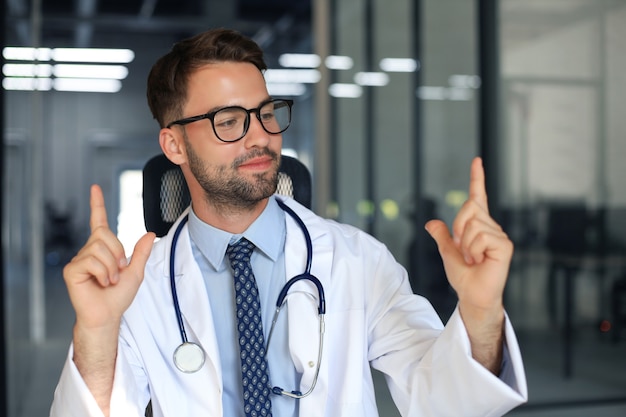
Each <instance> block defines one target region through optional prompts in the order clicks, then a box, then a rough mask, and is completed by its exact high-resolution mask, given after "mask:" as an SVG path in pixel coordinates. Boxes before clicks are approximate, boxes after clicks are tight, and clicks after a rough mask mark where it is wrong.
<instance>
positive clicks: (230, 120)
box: [213, 109, 246, 129]
mask: <svg viewBox="0 0 626 417" xmlns="http://www.w3.org/2000/svg"><path fill="white" fill-rule="evenodd" d="M245 119H246V112H245V111H242V110H240V109H224V110H221V111H219V112H218V113H217V114H216V115H215V117H214V118H213V124H214V125H215V128H216V129H233V128H235V127H238V126H241V125H243V123H244V120H245Z"/></svg>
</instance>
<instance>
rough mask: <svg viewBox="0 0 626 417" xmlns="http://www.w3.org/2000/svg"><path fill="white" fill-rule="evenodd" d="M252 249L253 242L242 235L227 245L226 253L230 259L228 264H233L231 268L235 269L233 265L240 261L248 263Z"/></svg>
mask: <svg viewBox="0 0 626 417" xmlns="http://www.w3.org/2000/svg"><path fill="white" fill-rule="evenodd" d="M253 250H254V243H252V242H250V241H249V240H248V239H246V238H245V237H242V238H241V239H239V240H238V241H237V242H236V243H234V244H232V245H228V248H227V249H226V255H228V259H229V260H230V264H231V265H232V266H233V269H235V265H237V264H239V263H241V262H244V263H249V262H250V256H251V255H252V251H253Z"/></svg>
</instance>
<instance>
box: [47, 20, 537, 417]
mask: <svg viewBox="0 0 626 417" xmlns="http://www.w3.org/2000/svg"><path fill="white" fill-rule="evenodd" d="M264 70H265V64H264V62H263V56H262V52H261V50H260V49H259V48H258V46H257V45H256V44H255V43H254V42H252V41H251V40H250V39H248V38H246V37H243V36H241V35H240V34H238V33H237V32H233V31H229V30H222V29H219V30H210V31H208V32H205V33H201V34H199V35H197V36H195V37H193V38H191V39H188V40H185V41H182V42H180V43H178V44H177V45H175V46H174V47H173V49H172V51H170V52H169V53H168V54H167V55H165V56H164V57H163V58H161V59H160V60H159V61H158V62H157V63H156V64H155V66H154V67H153V69H152V71H151V73H150V76H149V79H148V102H149V104H150V108H151V110H152V113H153V115H154V117H155V118H156V119H157V121H158V122H159V124H160V126H161V130H160V134H159V142H160V145H161V149H162V150H163V152H164V154H165V155H166V156H167V157H168V158H169V159H170V160H171V161H173V162H174V163H176V164H178V165H179V166H180V167H181V169H182V171H183V174H184V176H185V179H186V181H187V184H188V186H189V190H190V194H191V199H192V204H191V207H190V208H189V209H188V210H187V211H186V212H185V214H184V216H183V217H182V218H181V219H179V220H178V221H177V223H176V224H175V225H174V227H173V228H172V230H171V231H170V233H169V234H168V236H167V237H165V238H163V239H161V240H159V241H158V242H157V243H156V244H154V247H153V240H154V235H153V234H151V233H147V234H146V235H145V236H144V237H142V238H141V239H140V240H139V242H138V243H137V245H136V247H135V250H134V253H133V256H132V258H131V260H130V262H127V260H126V259H125V258H124V250H123V248H122V245H121V244H120V242H119V241H118V240H117V238H116V237H115V236H114V234H113V233H112V232H111V231H110V229H109V228H108V225H107V221H106V218H107V217H106V211H105V207H104V200H103V197H102V193H101V191H100V189H99V188H98V187H97V186H94V187H92V190H91V222H90V225H91V236H90V238H89V240H88V241H87V243H86V244H85V246H84V247H83V248H82V249H81V250H80V251H79V253H78V254H77V255H76V257H75V258H74V259H73V260H72V261H71V262H70V263H69V264H68V265H67V266H66V267H65V269H64V277H65V281H66V284H67V287H68V291H69V295H70V299H71V301H72V304H73V306H74V309H75V311H76V323H75V326H74V334H73V343H72V346H71V348H70V352H69V355H68V359H67V362H66V364H65V367H64V370H63V373H62V375H61V379H60V381H59V385H58V387H57V390H56V392H55V399H54V403H53V405H52V411H51V415H52V416H102V415H104V416H112V417H113V416H124V417H127V416H141V415H143V413H144V409H145V407H146V405H147V404H148V402H149V401H151V402H152V408H153V412H154V415H155V416H193V417H196V416H201V415H202V416H228V417H232V416H252V415H274V416H277V417H278V416H280V417H282V416H302V417H308V416H328V417H343V416H359V417H362V416H376V415H378V414H377V410H376V404H375V398H374V388H373V382H372V376H371V373H370V366H372V367H374V368H376V369H379V370H380V371H382V372H383V373H384V374H385V375H386V378H387V382H388V384H389V388H390V391H391V394H392V396H393V398H394V401H395V403H396V405H397V406H398V409H399V410H400V412H401V413H402V415H404V416H457V417H458V416H474V415H475V416H497V415H502V414H504V413H506V412H507V411H508V410H510V409H511V408H513V407H515V406H516V405H518V404H520V403H522V402H524V401H525V400H526V395H527V394H526V381H525V376H524V371H523V367H522V363H521V358H520V354H519V349H518V346H517V343H516V341H515V336H514V333H513V330H512V328H511V326H510V323H509V322H508V320H507V318H506V314H505V312H504V309H503V305H502V295H503V290H504V286H505V282H506V278H507V274H508V268H509V264H510V260H511V257H512V252H513V245H512V243H511V241H510V240H509V239H508V237H507V236H506V234H505V233H504V232H503V231H502V229H501V228H500V226H498V224H496V223H495V222H494V220H493V219H492V218H491V217H490V216H489V213H488V208H487V196H486V193H485V185H484V174H483V169H482V165H481V161H480V159H475V160H474V162H473V163H472V167H471V173H470V193H469V200H468V201H467V202H466V204H465V205H464V206H463V207H462V209H461V210H460V211H459V213H458V216H457V217H456V219H455V221H454V223H453V225H452V235H451V234H450V232H449V231H448V229H447V227H446V225H445V224H444V223H443V222H441V221H431V222H429V223H428V224H427V225H426V229H427V230H428V232H429V233H430V234H431V235H432V236H433V238H434V239H435V240H436V242H437V244H438V246H439V250H440V253H441V255H442V258H443V262H444V266H445V269H446V273H447V276H448V280H449V282H450V283H451V285H452V287H453V288H454V289H455V290H456V293H457V295H458V298H459V302H458V307H457V309H456V311H455V312H454V314H453V315H452V317H451V318H450V320H449V322H448V324H447V325H446V327H445V328H443V326H442V324H441V322H440V320H439V318H438V316H437V314H436V313H435V311H434V310H433V309H432V307H431V305H430V304H429V303H428V302H427V301H426V300H425V299H424V298H422V297H419V296H417V295H414V294H412V291H411V288H410V286H409V283H408V279H407V275H406V272H405V270H404V268H402V267H401V266H400V265H399V264H398V263H397V262H396V261H395V260H394V259H393V257H392V256H391V254H390V253H389V252H388V251H387V249H386V248H385V247H384V245H382V244H381V243H380V242H377V241H376V240H374V239H373V238H371V237H370V236H368V235H366V234H365V233H363V232H360V231H358V230H356V229H355V228H353V227H350V226H347V225H340V224H337V223H335V222H331V221H327V220H323V219H321V218H319V217H317V216H316V215H315V214H313V213H312V212H310V211H309V210H307V209H305V208H304V207H302V206H300V205H299V204H297V203H296V202H294V201H293V200H291V199H282V198H280V200H281V201H284V203H285V204H286V205H287V206H288V207H290V208H291V209H292V210H293V211H294V212H295V213H296V215H297V216H298V217H300V218H301V219H302V221H303V222H304V224H305V225H306V229H307V231H308V233H309V234H310V237H311V240H312V246H313V248H312V249H313V250H312V269H311V273H312V274H313V275H315V276H316V277H317V278H318V279H319V281H320V282H321V285H322V286H323V289H324V291H325V294H326V315H325V317H326V332H325V336H324V343H323V350H322V356H321V360H318V356H317V352H318V346H319V345H320V344H321V338H320V336H319V334H318V332H317V328H318V321H317V320H318V318H317V314H316V313H315V308H316V306H317V301H316V297H319V294H317V292H316V291H314V290H311V287H314V286H312V285H309V284H310V283H302V285H300V286H299V287H298V288H295V289H294V290H292V291H290V295H289V297H288V300H287V306H286V310H287V311H286V313H283V315H281V316H280V318H279V320H278V321H277V323H276V329H275V330H274V332H273V335H272V338H271V347H267V349H265V346H266V342H265V340H266V339H267V338H268V334H267V333H268V328H269V327H270V319H271V317H270V315H271V312H272V310H273V308H274V304H273V303H274V302H275V300H276V298H277V297H278V294H279V292H280V291H281V289H282V287H283V284H284V283H285V282H286V281H287V280H288V279H289V278H291V277H293V276H296V275H298V274H301V273H302V270H303V269H304V265H305V263H306V257H307V256H306V255H307V249H306V245H305V242H304V239H303V237H302V236H303V234H302V231H301V230H299V228H298V226H297V224H296V222H295V221H294V220H292V219H291V216H290V215H286V213H285V211H284V210H281V208H280V207H279V198H278V197H276V196H274V195H273V193H274V191H275V188H276V181H277V170H278V166H279V162H280V151H281V141H282V137H281V133H282V131H284V130H285V129H286V128H287V127H288V126H289V121H290V112H289V110H290V105H291V103H290V102H288V101H285V100H276V99H272V98H271V97H270V96H269V94H268V92H267V89H266V86H265V82H264V79H263V71H264ZM197 115H199V116H197ZM187 219H188V222H187V223H186V224H185V221H187ZM175 230H177V231H179V233H180V234H179V235H178V234H177V236H178V237H177V238H176V239H175V238H174V235H175V234H176V233H175ZM240 238H245V239H246V241H251V242H252V243H253V244H254V246H255V247H256V248H253V249H246V252H245V253H246V254H247V256H248V257H250V258H251V260H252V271H253V275H254V277H255V279H256V281H255V282H254V283H252V284H250V285H251V287H254V286H256V285H258V293H259V296H260V300H259V301H252V299H250V300H251V301H250V303H251V304H253V303H254V304H256V305H258V304H259V303H260V307H261V313H260V314H261V317H262V320H259V321H260V322H261V323H257V325H258V327H254V326H252V327H250V329H252V332H253V333H254V332H256V337H257V339H256V341H255V342H251V343H252V344H254V345H258V348H259V350H258V351H256V350H255V351H254V352H251V351H246V350H245V348H244V347H243V346H244V345H245V346H248V345H249V344H250V343H248V342H247V340H248V339H247V337H249V336H250V335H244V333H245V331H244V332H243V333H241V334H240V333H238V331H239V330H241V328H242V326H244V325H242V324H241V323H240V322H239V321H238V320H239V316H240V314H239V313H237V314H235V311H236V309H237V308H239V306H240V298H241V297H240V295H239V293H238V288H237V287H238V286H237V284H236V285H233V281H232V280H233V278H232V276H233V273H234V274H235V276H236V277H238V278H237V279H239V278H241V277H243V276H244V275H245V276H246V277H247V276H248V275H249V271H250V270H249V268H247V267H246V269H245V272H241V273H240V272H238V271H243V270H240V269H238V267H237V265H238V263H239V264H240V263H241V262H243V261H241V259H243V258H239V259H240V261H236V262H235V263H234V264H233V265H234V266H233V267H232V269H231V266H230V262H229V256H230V255H229V256H226V255H225V253H226V252H228V253H230V252H232V251H233V249H227V248H229V247H230V245H231V244H235V242H243V241H244V239H240ZM172 246H174V247H175V248H176V255H175V260H174V261H173V264H172V267H173V269H172V270H173V271H174V272H173V275H174V279H173V280H172V281H171V280H170V276H171V275H172V272H170V268H169V266H170V250H171V248H172ZM234 250H235V251H238V250H239V249H234ZM250 251H251V252H250ZM250 253H251V255H250ZM244 258H245V256H244ZM233 271H234V272H233ZM246 285H248V284H246ZM233 287H235V289H233ZM174 289H175V291H173V290H174ZM172 292H175V293H176V294H177V297H176V298H175V297H174V296H173V295H172ZM309 292H310V294H311V295H312V296H313V297H309V296H308V294H307V293H309ZM252 293H256V289H253V290H252ZM244 297H247V296H244ZM175 299H176V300H177V301H175ZM311 300H313V301H311ZM178 308H179V309H180V310H181V313H180V315H178V317H179V321H180V322H182V323H178V325H177V323H176V321H177V320H176V319H175V316H174V310H175V309H178ZM248 314H250V317H256V316H253V315H252V314H256V313H253V312H252V309H251V310H248V312H246V313H242V314H241V315H244V316H246V315H248ZM252 320H257V319H252ZM248 325H249V324H246V325H245V326H248ZM245 326H244V327H245ZM246 328H247V327H246ZM183 329H185V330H183ZM257 329H258V331H257ZM179 333H180V334H181V335H183V334H185V333H186V336H183V339H184V338H188V340H189V342H190V343H193V344H194V346H199V347H200V349H199V351H201V352H204V353H205V355H202V356H200V357H199V358H198V357H195V356H193V355H191V356H193V358H192V360H189V361H187V362H193V364H192V366H191V367H189V368H187V367H186V366H187V365H188V363H186V364H185V365H184V366H179V365H180V358H179V357H177V356H176V354H174V352H175V351H176V350H177V347H178V346H179V345H180V344H181V337H180V336H179ZM238 342H239V343H238ZM240 344H241V345H242V347H241V348H240ZM172 355H174V357H173V356H172ZM250 357H253V358H254V359H255V361H256V362H255V364H254V365H253V368H254V369H253V370H252V371H251V370H250V369H248V370H244V371H242V368H241V366H242V365H243V364H244V362H246V361H247V360H248V359H249V358H250ZM187 359H189V358H187ZM175 362H176V363H175ZM183 362H185V361H184V360H183ZM248 365H249V363H248ZM257 365H258V366H257ZM181 369H182V370H181ZM267 369H269V371H267ZM265 372H267V374H266V373H265ZM253 373H254V374H253ZM257 373H258V375H259V381H260V382H259V381H257V380H256V379H257V378H256V376H257ZM242 374H243V375H242ZM248 374H250V375H251V376H250V377H249V378H247V375H248ZM253 379H254V382H259V383H260V385H261V388H260V389H259V390H258V391H257V390H253V389H250V384H251V380H253ZM278 384H280V386H282V387H284V388H285V390H286V391H291V390H292V389H293V390H294V392H295V393H296V394H295V395H296V396H297V397H300V396H301V395H300V394H302V393H307V391H308V390H309V389H310V388H312V390H311V392H310V393H308V395H306V396H303V397H302V398H300V399H294V398H291V397H289V396H286V395H281V394H280V393H279V392H274V391H275V390H272V393H271V394H269V390H271V389H272V387H273V386H275V385H278ZM278 391H280V390H278Z"/></svg>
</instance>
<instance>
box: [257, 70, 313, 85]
mask: <svg viewBox="0 0 626 417" xmlns="http://www.w3.org/2000/svg"><path fill="white" fill-rule="evenodd" d="M264 76H265V81H266V82H268V83H305V84H315V83H317V82H319V80H320V79H321V78H322V76H321V74H320V72H319V71H318V70H315V69H268V70H266V71H265V73H264Z"/></svg>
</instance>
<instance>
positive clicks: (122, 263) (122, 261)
mask: <svg viewBox="0 0 626 417" xmlns="http://www.w3.org/2000/svg"><path fill="white" fill-rule="evenodd" d="M118 265H119V266H120V268H124V267H127V266H128V261H127V260H126V258H120V260H119V262H118Z"/></svg>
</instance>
